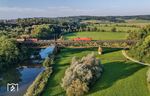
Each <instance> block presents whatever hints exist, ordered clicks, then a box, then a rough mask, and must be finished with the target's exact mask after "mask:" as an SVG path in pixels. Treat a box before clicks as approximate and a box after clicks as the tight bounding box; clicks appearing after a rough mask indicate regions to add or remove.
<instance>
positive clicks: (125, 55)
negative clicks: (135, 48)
mask: <svg viewBox="0 0 150 96" xmlns="http://www.w3.org/2000/svg"><path fill="white" fill-rule="evenodd" d="M122 54H123V56H124V57H126V58H127V59H129V60H131V61H133V62H135V63H138V64H141V65H145V66H150V64H148V63H143V62H140V61H137V60H135V59H133V58H131V57H129V56H128V55H127V54H126V52H125V50H122Z"/></svg>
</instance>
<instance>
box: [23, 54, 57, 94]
mask: <svg viewBox="0 0 150 96" xmlns="http://www.w3.org/2000/svg"><path fill="white" fill-rule="evenodd" d="M53 57H54V56H49V57H47V58H46V59H45V60H44V62H43V66H44V67H45V69H44V71H43V72H42V73H40V74H39V75H38V77H37V78H36V79H35V80H34V82H33V83H32V84H31V85H30V86H29V88H28V89H27V92H26V93H25V95H24V96H41V95H42V92H43V91H44V89H45V87H46V84H47V82H48V79H49V78H50V76H51V74H52V67H51V65H52V64H53V59H54V58H53Z"/></svg>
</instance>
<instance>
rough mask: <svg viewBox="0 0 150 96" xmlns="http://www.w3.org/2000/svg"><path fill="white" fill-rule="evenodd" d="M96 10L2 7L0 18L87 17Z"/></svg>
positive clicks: (0, 8) (62, 7)
mask: <svg viewBox="0 0 150 96" xmlns="http://www.w3.org/2000/svg"><path fill="white" fill-rule="evenodd" d="M94 11H95V10H84V9H77V8H71V7H65V6H61V7H48V8H45V9H44V8H43V9H39V8H22V7H0V18H18V17H57V16H72V15H87V14H88V13H91V12H94Z"/></svg>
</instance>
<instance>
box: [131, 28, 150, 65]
mask: <svg viewBox="0 0 150 96" xmlns="http://www.w3.org/2000/svg"><path fill="white" fill-rule="evenodd" d="M138 38H139V39H140V41H139V42H138V43H137V44H136V45H135V46H133V47H132V49H131V50H130V51H129V53H130V54H131V55H132V56H133V57H134V58H136V59H138V60H140V61H142V62H146V63H150V59H149V58H150V54H149V53H150V27H148V26H147V27H146V28H144V29H143V30H142V31H141V33H140V34H138Z"/></svg>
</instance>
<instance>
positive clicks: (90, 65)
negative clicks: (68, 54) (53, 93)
mask: <svg viewBox="0 0 150 96" xmlns="http://www.w3.org/2000/svg"><path fill="white" fill-rule="evenodd" d="M102 71H103V69H102V66H101V64H100V61H99V60H98V59H96V57H95V55H94V54H93V53H92V54H89V55H87V56H86V57H83V58H82V59H81V60H79V59H78V58H76V57H74V58H72V62H71V65H70V67H69V68H67V70H66V72H65V76H64V78H63V79H62V83H61V86H62V87H63V88H64V89H65V90H66V93H67V95H68V96H82V95H83V94H84V93H86V92H88V90H89V88H88V87H89V86H90V85H92V84H93V83H94V82H95V81H96V80H97V79H98V78H99V77H100V76H101V74H102Z"/></svg>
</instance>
